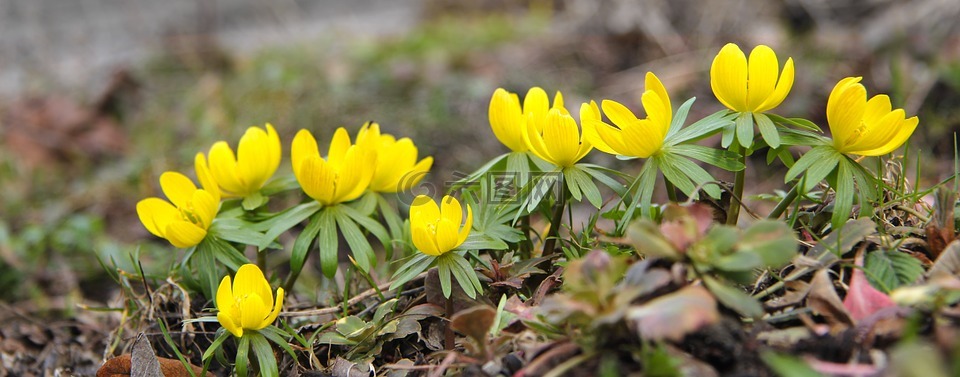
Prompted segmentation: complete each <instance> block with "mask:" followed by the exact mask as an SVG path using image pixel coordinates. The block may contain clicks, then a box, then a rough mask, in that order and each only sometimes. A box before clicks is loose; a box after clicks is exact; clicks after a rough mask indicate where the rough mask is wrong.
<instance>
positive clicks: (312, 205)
mask: <svg viewBox="0 0 960 377" xmlns="http://www.w3.org/2000/svg"><path fill="white" fill-rule="evenodd" d="M320 207H321V205H320V203H319V202H317V201H315V200H311V201H310V202H308V203H304V204H301V205H298V206H296V207H293V208H290V209H288V210H286V211H283V212H280V213H279V214H277V216H275V217H273V218H270V219H269V220H266V221H263V222H261V223H260V224H258V225H259V227H260V228H259V229H256V230H266V233H265V234H264V235H263V238H262V239H261V242H260V245H257V246H258V247H259V248H260V249H261V250H263V249H264V248H266V247H267V246H269V245H270V243H271V242H273V240H275V239H277V236H279V235H280V234H282V233H283V232H286V231H287V230H289V229H290V228H293V227H294V226H296V225H297V224H299V223H300V222H302V221H303V220H306V219H307V218H308V217H310V216H311V215H313V214H314V213H317V211H319V210H320Z"/></svg>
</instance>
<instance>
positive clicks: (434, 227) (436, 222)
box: [410, 195, 473, 256]
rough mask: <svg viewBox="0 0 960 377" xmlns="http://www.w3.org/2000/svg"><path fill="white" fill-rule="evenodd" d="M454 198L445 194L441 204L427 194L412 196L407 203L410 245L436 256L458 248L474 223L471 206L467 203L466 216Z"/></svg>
mask: <svg viewBox="0 0 960 377" xmlns="http://www.w3.org/2000/svg"><path fill="white" fill-rule="evenodd" d="M462 220H463V208H462V207H461V206H460V202H459V201H458V200H457V198H454V197H452V196H449V195H447V196H444V197H443V200H441V201H440V206H437V203H435V202H434V201H433V199H431V198H430V197H428V196H426V195H420V196H417V197H416V198H414V199H413V204H411V205H410V230H411V233H412V234H413V245H414V246H416V247H417V249H419V250H420V251H421V252H422V253H424V254H427V255H434V256H439V255H441V254H443V253H446V252H448V251H450V250H453V249H455V248H457V246H460V245H461V244H463V241H466V240H467V236H468V235H470V228H471V227H473V210H472V209H471V208H470V206H469V205H468V206H467V220H466V222H465V223H464V224H463V226H462V227H461V226H460V222H461V221H462Z"/></svg>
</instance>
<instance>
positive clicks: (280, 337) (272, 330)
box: [260, 325, 297, 360]
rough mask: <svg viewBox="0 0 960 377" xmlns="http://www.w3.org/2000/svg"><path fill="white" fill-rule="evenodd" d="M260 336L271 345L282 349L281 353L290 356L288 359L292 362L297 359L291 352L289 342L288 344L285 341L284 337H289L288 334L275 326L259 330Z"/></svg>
mask: <svg viewBox="0 0 960 377" xmlns="http://www.w3.org/2000/svg"><path fill="white" fill-rule="evenodd" d="M260 335H263V336H264V337H265V338H267V340H269V341H270V342H272V343H273V344H276V345H278V346H280V348H283V351H284V352H286V353H287V354H288V355H290V358H292V359H294V360H296V359H297V354H296V353H294V352H293V347H290V342H288V341H287V339H286V337H290V334H287V333H286V332H284V331H283V330H280V329H279V328H277V327H276V326H273V325H270V326H267V327H264V328H262V329H260Z"/></svg>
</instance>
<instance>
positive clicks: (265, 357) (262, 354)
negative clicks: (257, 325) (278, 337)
mask: <svg viewBox="0 0 960 377" xmlns="http://www.w3.org/2000/svg"><path fill="white" fill-rule="evenodd" d="M247 336H249V337H250V345H251V346H253V354H254V355H257V361H258V362H259V363H258V364H260V376H263V377H279V376H280V371H279V366H278V365H277V356H276V355H274V354H273V348H272V347H270V342H268V341H267V339H266V338H264V337H263V335H260V333H258V332H255V331H252V332H250V333H249V334H244V337H247Z"/></svg>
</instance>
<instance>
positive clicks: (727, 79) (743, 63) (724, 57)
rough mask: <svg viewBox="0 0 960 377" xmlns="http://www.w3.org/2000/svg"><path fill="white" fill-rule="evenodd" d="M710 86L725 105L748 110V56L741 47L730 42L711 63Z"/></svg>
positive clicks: (730, 107) (738, 109)
mask: <svg viewBox="0 0 960 377" xmlns="http://www.w3.org/2000/svg"><path fill="white" fill-rule="evenodd" d="M710 87H711V88H712V89H713V94H714V95H716V96H717V99H718V100H720V103H722V104H723V105H724V106H726V107H727V108H729V109H730V110H733V111H747V57H746V56H745V55H744V54H743V51H741V50H740V47H737V45H735V44H733V43H728V44H727V45H725V46H723V48H722V49H720V52H719V53H718V54H717V56H716V57H715V58H714V59H713V64H711V65H710Z"/></svg>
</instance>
